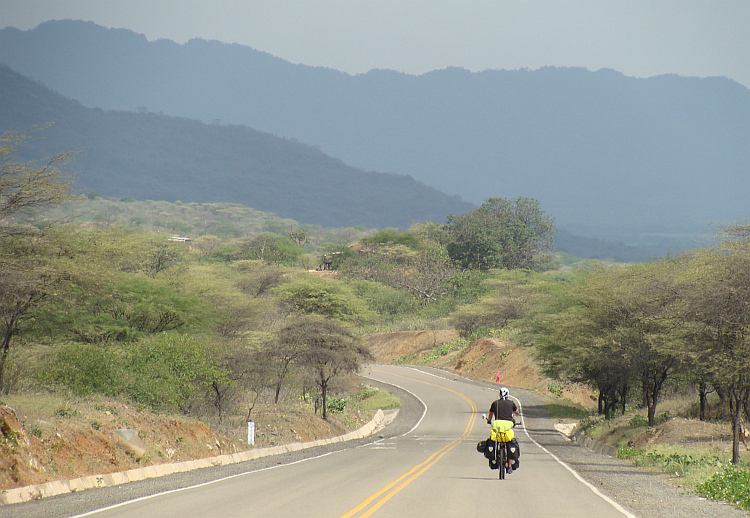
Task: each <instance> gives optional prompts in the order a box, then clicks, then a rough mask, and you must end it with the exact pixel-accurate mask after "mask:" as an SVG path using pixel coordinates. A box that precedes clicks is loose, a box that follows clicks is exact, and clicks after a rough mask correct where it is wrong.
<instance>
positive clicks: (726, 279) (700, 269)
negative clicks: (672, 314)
mask: <svg viewBox="0 0 750 518" xmlns="http://www.w3.org/2000/svg"><path fill="white" fill-rule="evenodd" d="M747 235H748V234H745V233H743V232H734V233H733V234H729V235H728V237H730V239H726V240H725V241H724V242H723V243H722V245H721V246H719V247H716V248H713V249H706V250H700V251H697V252H694V253H692V254H688V256H687V257H686V259H685V260H684V263H683V270H682V275H681V278H680V290H681V294H682V296H681V298H680V304H679V305H678V308H677V315H678V318H680V319H681V321H682V322H684V328H683V332H684V340H683V347H682V348H681V349H680V352H681V353H682V354H683V355H684V356H686V357H687V359H688V361H689V363H690V365H691V366H692V367H693V368H694V369H698V371H699V372H700V373H701V376H702V379H707V378H708V379H711V380H713V383H715V385H716V388H717V389H719V390H721V392H722V393H723V394H725V397H728V399H729V405H730V411H731V415H732V432H733V441H732V442H733V447H732V463H733V464H738V463H739V442H740V441H739V434H740V430H741V428H742V411H743V409H744V408H745V405H746V404H747V401H748V398H749V397H750V238H748V237H747Z"/></svg>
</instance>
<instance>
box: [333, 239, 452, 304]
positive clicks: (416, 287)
mask: <svg viewBox="0 0 750 518" xmlns="http://www.w3.org/2000/svg"><path fill="white" fill-rule="evenodd" d="M338 269H339V271H340V272H341V273H342V274H343V275H344V276H346V277H349V278H356V279H363V280H367V281H373V282H378V283H381V284H385V285H386V286H390V287H392V288H396V289H399V290H406V291H407V292H408V293H409V294H410V295H411V296H412V297H413V298H414V300H416V301H418V302H419V303H420V304H422V305H427V304H429V303H431V302H436V301H438V300H440V299H443V298H445V297H446V296H448V295H451V294H453V293H454V292H455V291H456V290H457V289H458V284H459V283H458V279H457V275H459V271H458V269H457V268H456V267H455V265H454V264H453V263H452V262H451V261H450V259H449V257H448V254H447V252H446V251H445V248H444V247H443V246H442V245H440V243H438V242H436V241H432V240H430V239H429V238H426V237H420V236H419V235H418V234H416V233H411V232H405V233H399V232H398V231H395V230H383V231H380V232H378V233H377V234H375V235H374V236H371V237H368V238H364V239H362V240H361V241H360V244H359V248H358V249H357V253H356V254H352V255H350V256H348V257H346V258H345V259H343V260H340V262H339V265H338Z"/></svg>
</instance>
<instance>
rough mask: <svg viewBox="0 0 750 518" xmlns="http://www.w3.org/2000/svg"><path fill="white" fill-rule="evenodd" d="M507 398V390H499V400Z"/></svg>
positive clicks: (503, 388)
mask: <svg viewBox="0 0 750 518" xmlns="http://www.w3.org/2000/svg"><path fill="white" fill-rule="evenodd" d="M508 396H510V392H508V389H507V388H505V387H501V388H500V398H502V399H505V398H507V397H508Z"/></svg>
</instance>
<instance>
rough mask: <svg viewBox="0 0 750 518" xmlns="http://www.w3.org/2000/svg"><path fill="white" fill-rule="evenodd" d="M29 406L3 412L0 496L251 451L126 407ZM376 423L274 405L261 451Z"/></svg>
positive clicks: (262, 417) (199, 425) (194, 423)
mask: <svg viewBox="0 0 750 518" xmlns="http://www.w3.org/2000/svg"><path fill="white" fill-rule="evenodd" d="M25 406H26V405H24V404H23V402H21V406H18V412H17V411H16V410H14V409H13V408H12V407H9V406H3V405H0V490H3V489H11V488H14V487H22V486H27V485H32V484H41V483H44V482H50V481H54V480H67V479H74V478H78V477H82V476H88V475H106V474H108V473H114V472H120V471H126V470H129V469H133V468H142V467H145V466H151V465H156V464H163V463H168V462H181V461H185V460H195V459H201V458H205V457H213V456H216V455H222V454H227V453H235V452H238V451H243V450H246V449H248V445H247V443H246V442H245V441H243V440H237V439H232V438H229V437H227V436H225V435H223V434H221V433H218V432H217V431H215V430H213V429H211V428H209V427H208V426H207V425H206V424H205V423H203V422H201V421H198V420H194V419H189V418H177V417H170V416H165V415H160V414H156V413H153V412H150V411H148V410H139V409H136V408H132V407H129V406H127V405H124V404H122V403H114V402H107V403H106V405H101V404H94V403H91V402H88V401H83V400H81V401H72V402H69V403H67V404H65V406H63V407H60V408H56V409H55V410H53V411H51V412H50V411H40V412H39V413H31V412H29V411H28V410H27V409H26V408H24V407H25ZM28 408H32V406H31V405H29V407H28ZM370 417H371V416H369V415H359V414H358V413H357V412H356V411H355V410H352V411H350V412H349V413H348V414H346V417H344V416H343V415H341V416H339V415H338V414H337V415H336V416H334V417H333V418H331V419H329V420H328V421H323V420H322V419H321V418H320V416H319V415H315V414H313V412H312V410H311V409H310V408H309V406H304V405H279V406H276V405H268V407H267V408H264V409H263V410H262V411H258V412H257V413H256V414H255V417H254V419H255V425H256V436H255V444H256V447H266V446H276V445H280V444H288V443H292V442H306V441H312V440H315V439H323V438H329V437H334V436H337V435H342V434H344V433H346V432H348V431H351V430H353V429H356V428H359V427H360V426H362V425H363V424H364V423H365V422H366V421H368V420H369V419H370ZM242 425H243V423H240V424H239V425H238V426H237V428H239V427H240V426H242ZM244 426H245V427H246V426H247V425H246V424H244ZM136 432H137V434H136ZM245 433H246V428H245ZM245 437H246V435H245ZM243 438H244V437H243Z"/></svg>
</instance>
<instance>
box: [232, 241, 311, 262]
mask: <svg viewBox="0 0 750 518" xmlns="http://www.w3.org/2000/svg"><path fill="white" fill-rule="evenodd" d="M303 252H304V250H303V249H302V247H301V246H300V245H298V244H297V243H295V242H294V241H293V240H292V239H290V238H288V237H283V236H267V235H263V236H258V237H255V238H253V239H251V240H250V241H249V242H247V243H246V244H245V245H243V247H242V249H241V252H240V254H239V255H238V257H236V259H259V260H261V261H265V262H267V263H272V264H287V265H293V264H294V263H295V262H296V261H297V260H298V259H299V258H300V256H301V255H302V254H303Z"/></svg>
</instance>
